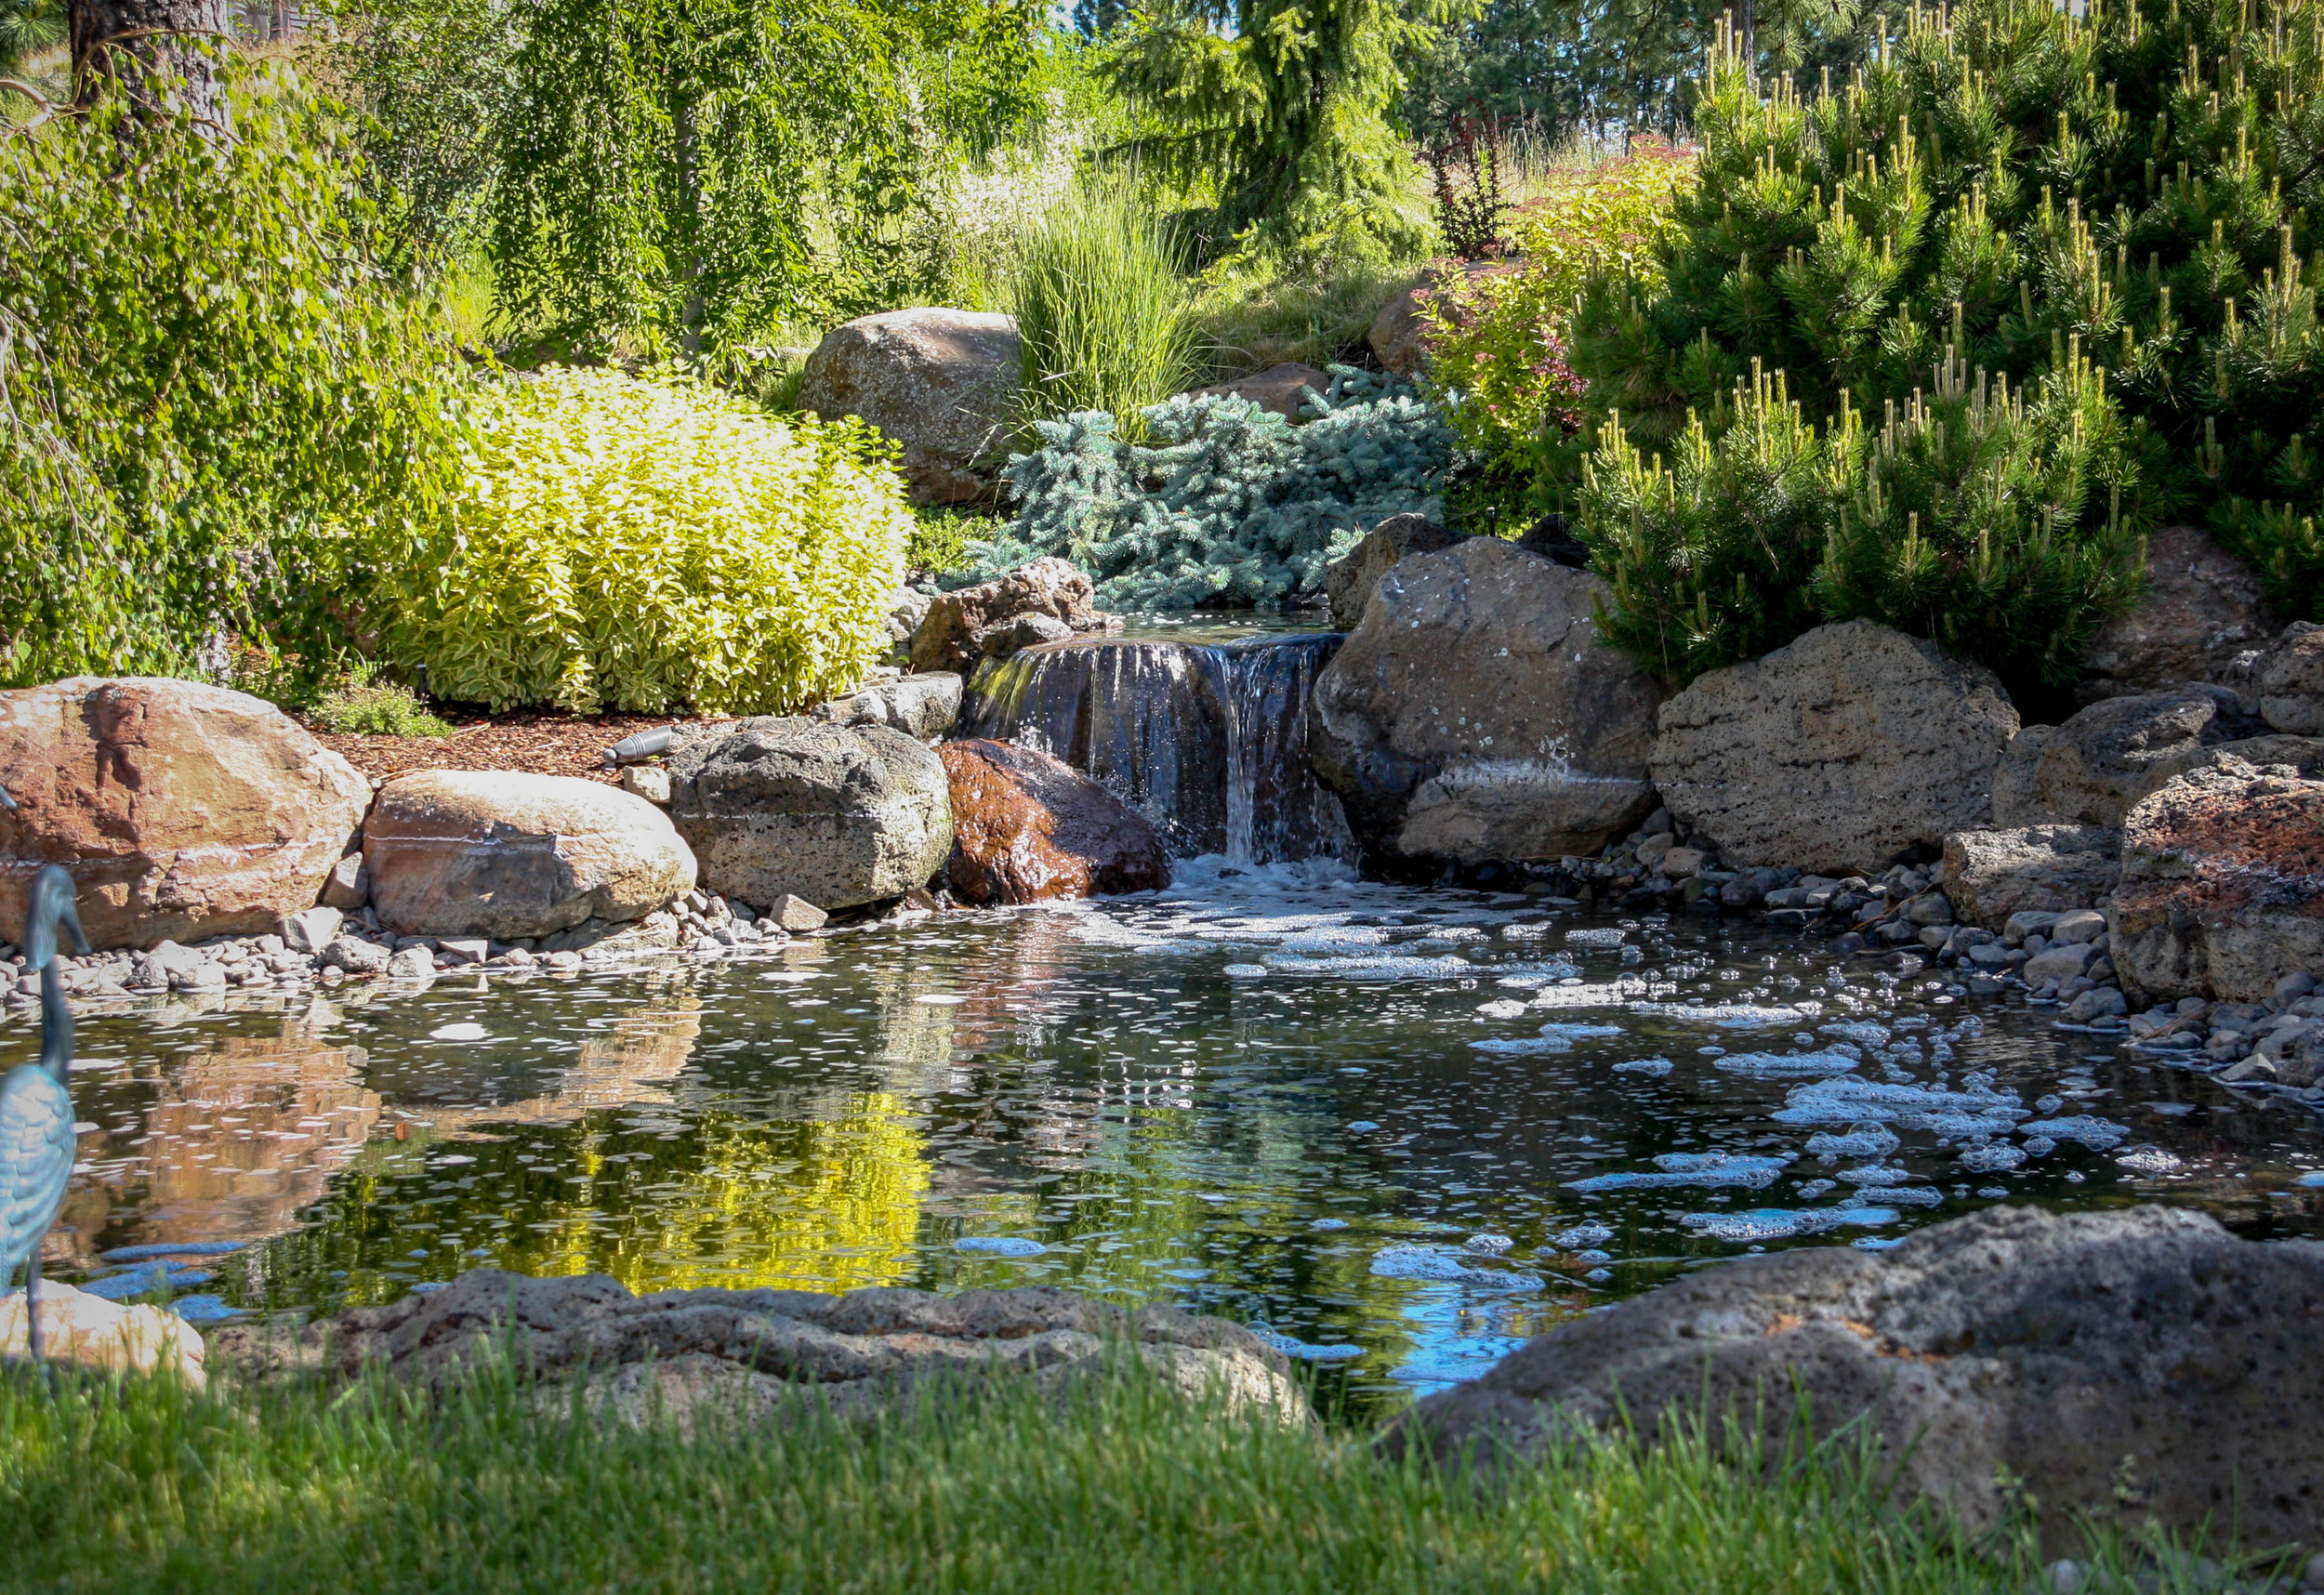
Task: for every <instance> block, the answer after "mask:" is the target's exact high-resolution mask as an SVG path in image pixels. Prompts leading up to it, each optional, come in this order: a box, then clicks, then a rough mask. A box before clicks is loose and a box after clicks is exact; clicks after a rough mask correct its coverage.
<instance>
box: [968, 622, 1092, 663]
mask: <svg viewBox="0 0 2324 1595" xmlns="http://www.w3.org/2000/svg"><path fill="white" fill-rule="evenodd" d="M1073 634H1074V628H1073V627H1072V626H1067V625H1066V624H1065V623H1064V622H1063V621H1062V620H1059V619H1058V618H1057V617H1056V616H1054V615H1048V614H1021V615H1019V616H1017V618H1016V619H1014V620H1012V621H1010V622H1009V623H1008V624H1007V625H1005V626H987V627H985V628H984V632H983V634H982V635H980V636H979V637H978V639H977V646H978V647H979V648H981V649H982V650H983V651H984V657H985V658H987V659H1006V658H1008V657H1009V656H1010V654H1012V653H1016V652H1022V651H1023V650H1024V649H1027V648H1038V647H1039V646H1040V645H1041V644H1042V643H1044V642H1066V641H1070V640H1072V638H1073Z"/></svg>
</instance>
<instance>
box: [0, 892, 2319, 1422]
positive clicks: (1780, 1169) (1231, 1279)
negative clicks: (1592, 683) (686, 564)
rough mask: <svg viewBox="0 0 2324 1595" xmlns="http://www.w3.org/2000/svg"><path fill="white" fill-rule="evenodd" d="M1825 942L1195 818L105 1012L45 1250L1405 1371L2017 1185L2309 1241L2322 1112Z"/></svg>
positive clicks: (19, 1024) (399, 1285) (1898, 1228)
mask: <svg viewBox="0 0 2324 1595" xmlns="http://www.w3.org/2000/svg"><path fill="white" fill-rule="evenodd" d="M1831 970H1832V961H1831V959H1830V958H1829V956H1827V955H1826V953H1825V951H1824V949H1823V948H1822V946H1821V944H1820V943H1817V942H1802V941H1800V940H1798V939H1797V938H1796V937H1793V936H1791V935H1788V934H1776V933H1772V932H1768V931H1764V930H1753V929H1745V928H1742V927H1739V926H1733V925H1729V926H1722V925H1719V924H1717V923H1715V922H1713V923H1705V922H1701V921H1697V920H1694V919H1690V918H1678V919H1664V918H1661V917H1658V916H1653V917H1645V918H1637V919H1613V918H1606V917H1603V916H1599V917H1587V918H1585V917H1582V916H1577V915H1576V914H1574V913H1572V912H1570V911H1568V912H1560V911H1558V910H1557V909H1556V908H1555V907H1553V906H1545V905H1544V904H1542V903H1539V902H1538V901H1534V902H1529V901H1528V900H1526V899H1525V898H1522V897H1513V896H1494V895H1489V894H1485V893H1475V892H1452V891H1433V892H1426V891H1417V890H1406V889H1399V888H1392V887H1386V886H1377V885H1370V884H1365V883H1359V882H1355V881H1353V880H1347V879H1334V878H1331V877H1330V873H1329V866H1322V865H1316V866H1310V867H1309V869H1308V870H1307V871H1306V872H1305V873H1301V871H1299V870H1294V869H1291V868H1287V867H1281V866H1278V867H1275V868H1272V869H1266V870H1259V871H1244V872H1240V873H1230V872H1229V871H1227V870H1226V869H1224V868H1223V867H1222V866H1221V865H1220V863H1218V861H1215V860H1211V861H1198V862H1196V863H1194V864H1192V865H1189V866H1185V867H1184V868H1183V870H1182V883H1181V885H1180V887H1178V888H1177V889H1174V890H1172V891H1171V892H1169V893H1164V894H1161V895H1160V896H1159V897H1158V898H1157V897H1148V898H1139V899H1122V900H1114V901H1111V902H1106V903H1094V904H1072V905H1065V906H1058V907H1049V908H1042V909H1037V910H1025V911H1020V912H1004V913H992V914H951V915H944V916H931V917H926V918H921V919H919V920H918V921H916V922H910V923H902V924H893V925H889V926H884V927H879V928H875V929H868V930H864V931H860V932H856V933H852V934H849V935H843V936H835V937H832V938H828V939H825V940H822V941H802V942H793V943H791V944H790V945H789V946H787V947H785V948H782V949H779V950H773V951H769V952H765V953H751V954H747V955H744V956H734V957H732V958H730V959H728V960H727V961H724V962H721V963H712V964H707V965H705V964H699V963H687V964H680V963H678V962H676V961H670V962H666V963H662V964H658V965H640V966H639V967H637V968H634V969H627V970H624V971H620V972H614V973H596V972H592V973H589V974H586V975H582V976H580V977H577V978H567V979H559V978H553V977H548V976H546V975H533V976H529V977H528V976H513V975H512V976H508V977H499V976H492V977H481V976H469V977H467V978H461V979H452V978H446V979H442V980H439V981H438V982H436V983H435V984H434V985H433V986H432V987H431V988H430V989H429V990H427V991H426V992H424V993H417V994H415V993H413V992H412V991H410V990H409V989H408V988H407V989H405V990H404V991H403V992H401V993H397V992H392V991H389V990H385V989H379V990H363V989H357V988H340V989H339V990H338V991H337V992H335V993H329V994H322V993H317V994H312V995H300V996H298V997H297V998H292V999H284V998H283V997H279V996H278V997H274V998H247V999H245V998H240V997H236V998H218V997H209V998H205V999H201V1001H202V1002H205V1003H207V1004H208V1005H209V1006H208V1008H207V1010H206V1011H205V1010H204V1009H203V1008H201V1007H200V1006H198V1005H196V1004H194V1003H193V1002H192V1001H191V999H174V1000H173V1002H172V1003H171V1004H170V1005H169V1006H165V1007H157V1008H153V1009H152V1010H150V1011H143V1012H139V1013H135V1014H126V1013H121V1012H114V1013H112V1014H106V1013H99V1012H90V1013H88V1014H86V1016H85V1017H84V1019H83V1022H82V1027H81V1032H80V1051H81V1054H82V1064H81V1069H82V1072H81V1073H79V1074H76V1076H75V1082H74V1084H75V1092H76V1096H77V1099H78V1102H79V1107H80V1113H81V1116H82V1118H83V1120H84V1121H85V1125H84V1128H85V1133H84V1135H83V1139H82V1145H81V1153H82V1157H83V1159H84V1162H83V1164H82V1167H81V1173H80V1176H79V1178H78V1180H76V1186H75V1190H74V1192H73V1195H72V1196H71V1197H70V1198H69V1199H68V1204H67V1208H66V1212H65V1215H64V1222H66V1223H68V1224H71V1225H73V1232H72V1233H71V1234H70V1235H68V1236H65V1237H63V1240H64V1242H65V1244H66V1245H67V1246H70V1247H71V1248H72V1249H73V1253H74V1259H75V1260H76V1261H77V1264H78V1266H77V1267H74V1266H70V1265H67V1264H64V1263H63V1260H62V1259H59V1263H58V1264H57V1265H53V1271H54V1272H59V1273H60V1274H62V1275H64V1276H65V1277H68V1278H75V1279H81V1278H88V1277H91V1276H92V1275H95V1276H98V1277H99V1278H101V1277H102V1276H103V1275H104V1274H105V1272H106V1271H107V1269H108V1268H109V1267H110V1268H112V1269H114V1270H118V1269H119V1268H120V1267H121V1266H122V1264H123V1263H124V1262H125V1261H126V1262H129V1263H131V1264H133V1265H139V1266H145V1267H148V1268H151V1267H152V1263H151V1261H149V1260H147V1259H110V1260H108V1259H103V1258H102V1257H101V1255H100V1254H102V1253H104V1252H107V1251H115V1250H118V1249H119V1248H124V1247H130V1246H171V1247H186V1246H191V1245H194V1244H198V1243H204V1242H215V1243H244V1249H242V1250H239V1251H235V1252H231V1253H223V1254H221V1255H218V1256H215V1257H212V1258H208V1259H200V1258H194V1257H191V1256H180V1257H179V1259H178V1261H176V1262H175V1263H170V1264H165V1267H174V1268H175V1269H176V1270H177V1272H176V1273H175V1275H174V1276H173V1280H172V1283H173V1285H174V1286H175V1287H176V1288H177V1289H178V1290H179V1291H181V1292H189V1293H192V1294H193V1295H195V1296H196V1297H205V1296H206V1297H215V1298H223V1301H224V1302H225V1303H226V1304H230V1305H234V1306H243V1307H262V1306H268V1305H272V1306H276V1307H283V1306H297V1307H303V1308H308V1309H313V1310H325V1309H333V1308H337V1307H339V1306H342V1305H347V1304H359V1303H368V1302H376V1301H381V1300H386V1299H390V1298H395V1297H397V1296H400V1295H402V1294H403V1292H405V1291H406V1290H407V1289H409V1288H410V1287H411V1286H412V1285H415V1284H417V1283H421V1282H428V1281H441V1280H444V1279H448V1278H450V1277H451V1276H452V1275H454V1274H455V1273H457V1272H460V1271H461V1270H463V1269H468V1268H472V1267H476V1266H478V1265H480V1264H484V1263H492V1264H497V1265H499V1266H502V1267H506V1268H511V1269H517V1270H521V1271H523V1272H531V1273H566V1272H582V1271H588V1270H601V1271H603V1272H610V1273H612V1274H614V1275H616V1276H617V1277H619V1278H620V1279H621V1280H622V1281H623V1282H624V1283H625V1284H627V1285H629V1286H630V1287H631V1288H632V1289H635V1290H640V1291H645V1290H653V1289H657V1288H664V1287H668V1286H692V1285H728V1286H751V1285H784V1286H791V1287H805V1288H811V1289H823V1290H845V1289H850V1288H852V1287H855V1286H859V1285H921V1286H926V1287H931V1288H934V1289H940V1290H957V1289H961V1288H965V1287H969V1286H975V1285H1023V1284H1043V1285H1063V1286H1067V1287H1070V1288H1073V1289H1076V1290H1082V1291H1088V1292H1091V1293H1094V1294H1097V1295H1100V1296H1104V1297H1108V1298H1114V1299H1117V1300H1121V1301H1126V1302H1139V1301H1148V1300H1155V1299H1169V1300H1174V1301H1178V1302H1181V1303H1183V1304H1185V1305H1188V1306H1192V1307H1197V1308H1200V1309H1203V1310H1206V1311H1209V1312H1220V1313H1222V1314H1224V1315H1226V1316H1228V1317H1231V1318H1234V1319H1236V1320H1239V1321H1241V1322H1244V1323H1249V1324H1261V1325H1268V1326H1270V1327H1271V1328H1272V1329H1273V1330H1274V1332H1276V1333H1277V1334H1279V1335H1281V1336H1284V1337H1286V1338H1287V1339H1288V1340H1289V1341H1291V1342H1295V1343H1296V1345H1294V1346H1293V1348H1292V1349H1294V1350H1301V1349H1304V1350H1307V1351H1311V1352H1314V1351H1322V1353H1323V1354H1324V1355H1325V1356H1327V1358H1344V1359H1347V1361H1346V1371H1345V1377H1347V1379H1348V1381H1349V1384H1350V1389H1351V1391H1353V1393H1354V1394H1355V1395H1356V1396H1357V1397H1358V1398H1359V1399H1360V1400H1361V1401H1363V1402H1365V1403H1367V1404H1382V1405H1386V1404H1396V1403H1400V1402H1402V1401H1404V1400H1406V1399H1408V1398H1409V1397H1410V1396H1411V1395H1412V1394H1413V1393H1416V1392H1419V1391H1425V1390H1427V1389H1431V1388H1433V1387H1435V1386H1438V1385H1440V1384H1442V1383H1443V1382H1445V1381H1447V1380H1452V1379H1458V1378H1460V1377H1467V1376H1469V1375H1472V1374H1473V1373H1475V1372H1478V1371H1480V1370H1481V1369H1482V1368H1483V1367H1484V1366H1485V1365H1486V1364H1488V1363H1489V1362H1490V1361H1492V1360H1493V1359H1494V1358H1495V1357H1497V1356H1499V1355H1500V1354H1501V1353H1502V1352H1503V1351H1507V1350H1508V1349H1509V1348H1510V1347H1511V1346H1512V1344H1513V1343H1514V1342H1515V1340H1516V1339H1517V1338H1520V1337H1523V1336H1525V1335H1526V1334H1529V1333H1532V1332H1535V1331H1538V1330H1539V1329H1540V1328H1543V1327H1545V1326H1547V1325H1551V1324H1552V1323H1554V1322H1556V1321H1558V1320H1559V1319H1561V1318H1563V1317H1565V1316H1568V1315H1571V1314H1573V1313H1576V1312H1583V1311H1586V1310H1588V1309H1589V1308H1591V1307H1592V1306H1594V1305H1599V1304H1602V1303H1604V1302H1605V1301H1607V1300H1609V1299H1612V1298H1618V1297H1620V1296H1623V1295H1626V1294H1630V1293H1633V1292H1636V1291H1639V1290H1642V1289H1644V1288H1646V1287H1648V1286H1650V1285H1655V1284H1657V1283H1659V1282H1662V1281H1665V1280H1668V1279H1670V1278H1671V1277H1673V1276H1674V1275H1675V1274H1677V1273H1678V1272H1682V1271H1684V1270H1686V1269H1690V1268H1694V1267H1698V1266H1703V1265H1705V1264H1707V1263H1710V1262H1713V1261H1716V1260H1719V1259H1726V1258H1731V1257H1736V1256H1739V1255H1742V1254H1743V1253H1744V1252H1746V1251H1748V1250H1750V1249H1753V1248H1755V1247H1760V1246H1769V1247H1772V1246H1801V1245H1812V1246H1834V1245H1837V1246H1848V1245H1856V1246H1882V1245H1886V1244H1890V1243H1893V1242H1894V1241H1895V1239H1896V1238H1897V1237H1899V1236H1901V1235H1903V1234H1905V1233H1906V1232H1909V1231H1911V1230H1912V1229H1914V1228H1916V1227H1918V1226H1921V1225H1923V1224H1928V1223H1934V1222H1936V1221H1939V1220H1941V1219H1947V1218H1950V1217H1955V1216H1958V1215H1960V1214H1961V1213H1965V1212H1968V1211H1971V1210H1973V1209H1974V1208H1976V1207H1978V1206H1985V1205H1987V1204H1988V1203H1991V1202H1994V1201H2000V1200H2009V1201H2017V1202H2035V1203H2040V1204H2042V1205H2044V1206H2054V1207H2077V1206H2080V1207H2087V1206H2106V1205H2116V1204H2124V1203H2129V1202H2133V1201H2143V1200H2161V1201H2168V1202H2177V1203H2185V1204H2188V1205H2192V1206H2201V1207H2203V1208H2205V1209H2207V1210H2209V1211H2211V1212H2212V1213H2214V1214H2216V1215H2217V1216H2218V1217H2219V1218H2220V1219H2222V1220H2223V1221H2225V1222H2226V1223H2228V1224H2229V1225H2231V1226H2233V1227H2234V1228H2236V1229H2237V1230H2238V1231H2239V1232H2243V1233H2245V1234H2248V1235H2251V1236H2255V1237H2257V1236H2278V1235H2288V1234H2324V1173H2319V1172H2318V1171H2324V1130H2320V1129H2319V1124H2318V1121H2317V1118H2316V1117H2315V1116H2313V1115H2312V1114H2309V1113H2307V1112H2305V1111H2304V1110H2299V1109H2296V1108H2292V1107H2291V1106H2289V1105H2285V1106H2272V1105H2270V1104H2269V1102H2268V1101H2266V1100H2265V1099H2259V1100H2254V1099H2251V1098H2239V1097H2237V1096H2235V1095H2234V1094H2232V1093H2230V1092H2228V1091H2227V1090H2225V1088H2223V1087H2217V1086H2215V1085H2213V1084H2212V1083H2211V1082H2210V1081H2208V1080H2206V1079H2204V1078H2202V1077H2200V1076H2199V1075H2195V1074H2188V1073H2185V1072H2184V1071H2181V1070H2178V1069H2174V1068H2172V1067H2170V1066H2169V1065H2167V1064H2166V1063H2164V1062H2163V1061H2159V1060H2155V1059H2149V1058H2147V1057H2146V1056H2144V1055H2142V1054H2140V1053H2138V1052H2137V1051H2135V1050H2134V1049H2133V1048H2130V1047H2129V1046H2128V1045H2127V1044H2126V1040H2125V1038H2124V1037H2122V1036H2121V1035H2119V1034H2118V1035H2093V1034H2087V1033H2078V1032H2065V1031H2060V1030H2057V1029H2055V1028H2053V1025H2054V1021H2055V1016H2056V1013H2057V1010H2056V1009H2055V1008H2027V1007H2026V1006H2024V1005H2023V1000H2022V998H2012V999H2006V1000H2005V999H1983V998H1975V997H1969V996H1965V995H1950V994H1948V989H1947V986H1946V982H1944V981H1943V980H1942V979H1940V978H1938V976H1937V975H1936V973H1935V972H1934V971H1931V972H1929V973H1927V974H1921V975H1915V976H1911V977H1909V978H1908V979H1906V980H1904V981H1903V982H1901V983H1899V982H1897V980H1896V977H1895V974H1894V972H1893V971H1892V970H1886V969H1884V968H1883V966H1882V965H1881V964H1874V963H1868V962H1863V961H1859V962H1858V963H1856V964H1855V965H1852V966H1850V968H1849V971H1848V976H1847V982H1846V983H1845V984H1842V985H1838V986H1834V985H1832V984H1830V983H1829V976H1830V972H1831ZM1883 974H1885V975H1886V979H1885V982H1883V979H1882V976H1883ZM35 1022H36V1021H33V1022H28V1021H27V1020H26V1019H25V1018H24V1017H23V1016H21V1015H20V1016H18V1017H17V1018H16V1019H14V1020H12V1021H11V1022H7V1024H6V1025H5V1026H0V1066H12V1065H13V1064H15V1063H16V1062H18V1061H22V1060H25V1059H29V1058H30V1057H32V1056H33V1053H34V1051H35V1050H36V1044H37V1035H36V1032H35V1029H34V1023H35ZM1657 1160H1659V1161H1657ZM1608 1177H1613V1178H1608ZM1641 1177H1644V1178H1643V1179H1642V1178H1641ZM2304 1177H2307V1178H2309V1179H2311V1180H2313V1181H2314V1183H2311V1184H2305V1185H2304V1184H2303V1183H2302V1182H2301V1181H2302V1180H2303V1178H2304ZM1582 1180H1589V1181H1593V1184H1592V1185H1591V1186H1590V1187H1586V1188H1584V1189H1579V1190H1578V1189H1576V1188H1575V1186H1574V1182H1575V1181H1582ZM1012 1254H1022V1255H1012ZM205 1274H207V1275H209V1276H210V1277H207V1278H204V1277H201V1276H202V1275H205ZM197 1311H198V1309H197ZM1352 1353H1353V1354H1352Z"/></svg>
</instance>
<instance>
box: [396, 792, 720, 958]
mask: <svg viewBox="0 0 2324 1595" xmlns="http://www.w3.org/2000/svg"><path fill="white" fill-rule="evenodd" d="M363 860H364V863H366V864H367V865H368V866H369V868H370V870H371V896H372V906H373V908H374V910H375V911H376V913H377V914H378V916H379V922H380V923H381V924H383V925H385V926H386V927H387V928H388V929H390V930H393V931H395V932H396V933H397V934H399V935H403V936H461V935H479V936H494V937H497V938H499V939H500V940H502V941H513V940H515V939H516V938H518V937H520V936H547V935H549V934H552V933H553V932H556V931H559V930H562V929H567V928H568V927H570V926H574V925H578V924H580V923H581V922H582V921H583V920H585V919H593V918H594V919H610V920H615V921H619V920H627V919H636V918H639V917H640V916H644V915H647V914H651V913H653V912H654V910H655V909H657V908H659V907H661V906H662V905H663V904H664V903H668V902H670V901H671V900H672V899H674V898H677V897H680V896H681V895H683V894H684V893H685V892H686V891H688V890H691V889H692V888H693V884H694V878H695V868H694V857H693V853H692V852H691V851H690V850H688V849H687V846H686V844H685V842H684V841H682V840H681V839H680V837H679V835H678V832H677V831H676V830H675V829H673V828H672V827H671V825H670V822H669V817H668V816H667V815H666V814H664V813H663V812H662V811H661V810H659V809H657V808H655V807H654V805H653V804H651V803H649V802H647V801H646V800H645V799H644V798H642V797H639V796H637V795H636V794H635V793H631V792H623V791H618V790H616V789H615V788H614V787H611V786H607V785H603V784H601V783H598V782H595V781H583V780H580V779H579V778H577V777H574V776H567V775H527V774H519V773H515V772H513V771H460V770H429V771H420V772H419V773H417V774H414V775H400V776H398V777H396V778H395V779H394V780H393V781H390V782H389V783H388V784H386V785H385V786H383V787H381V788H380V789H379V797H378V800H377V802H376V803H375V804H374V805H373V807H372V811H371V817H370V818H369V819H367V820H366V821H364V822H363Z"/></svg>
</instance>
